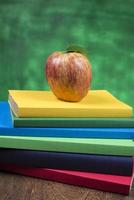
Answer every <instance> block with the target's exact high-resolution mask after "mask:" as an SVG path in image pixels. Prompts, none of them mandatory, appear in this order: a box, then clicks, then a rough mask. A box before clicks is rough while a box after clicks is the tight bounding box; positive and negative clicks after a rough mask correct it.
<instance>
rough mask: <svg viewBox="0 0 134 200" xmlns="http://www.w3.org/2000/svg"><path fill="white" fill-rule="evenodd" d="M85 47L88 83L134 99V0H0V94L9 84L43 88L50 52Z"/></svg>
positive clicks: (132, 101) (127, 99) (0, 97)
mask: <svg viewBox="0 0 134 200" xmlns="http://www.w3.org/2000/svg"><path fill="white" fill-rule="evenodd" d="M71 44H76V45H80V46H83V47H85V48H86V49H87V50H88V52H89V58H90V60H91V63H92V69H93V82H92V89H106V90H109V91H110V92H111V93H112V94H114V95H115V96H116V97H118V98H119V99H121V100H123V101H124V102H127V103H128V104H130V105H132V106H133V105H134V92H133V86H134V1H133V0H127V1H126V0H113V1H111V0H73V1H72V0H49V1H47V0H0V100H4V99H7V95H8V92H7V91H8V89H33V90H38V89H39V90H44V89H46V90H47V89H48V85H47V82H46V79H45V75H44V65H45V61H46V59H47V57H48V55H49V54H51V53H52V52H54V51H57V50H58V51H59V50H64V49H65V48H66V47H67V46H68V45H71Z"/></svg>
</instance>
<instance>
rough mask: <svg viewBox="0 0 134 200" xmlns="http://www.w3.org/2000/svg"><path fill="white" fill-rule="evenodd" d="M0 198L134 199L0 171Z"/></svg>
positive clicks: (53, 199)
mask: <svg viewBox="0 0 134 200" xmlns="http://www.w3.org/2000/svg"><path fill="white" fill-rule="evenodd" d="M0 200H134V187H133V188H132V191H131V193H130V195H129V196H123V195H119V194H114V193H108V192H102V191H98V190H92V189H88V188H82V187H76V186H71V185H66V184H62V183H56V182H51V181H45V180H41V179H36V178H31V177H26V176H21V175H16V174H10V173H4V172H0Z"/></svg>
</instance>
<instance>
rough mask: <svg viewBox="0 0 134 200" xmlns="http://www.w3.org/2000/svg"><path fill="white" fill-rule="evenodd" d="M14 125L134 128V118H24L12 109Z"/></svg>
mask: <svg viewBox="0 0 134 200" xmlns="http://www.w3.org/2000/svg"><path fill="white" fill-rule="evenodd" d="M11 115H12V122H13V127H68V128H71V127H72V128H84V127H94V128H97V127H98V128H108V127H112V128H133V127H134V118H74V117H73V118H61V117H50V118H47V117H46V118H29V117H28V118H22V117H16V116H15V115H14V114H13V112H12V111H11Z"/></svg>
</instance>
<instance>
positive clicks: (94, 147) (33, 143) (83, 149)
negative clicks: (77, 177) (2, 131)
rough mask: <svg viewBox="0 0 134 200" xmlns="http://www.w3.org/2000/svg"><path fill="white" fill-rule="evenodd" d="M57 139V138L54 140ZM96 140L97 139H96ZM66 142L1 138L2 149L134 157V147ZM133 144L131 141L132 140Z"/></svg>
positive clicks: (0, 145)
mask: <svg viewBox="0 0 134 200" xmlns="http://www.w3.org/2000/svg"><path fill="white" fill-rule="evenodd" d="M54 139H55V138H54ZM95 140H96V139H95ZM80 141H81V140H79V142H73V141H72V142H68V141H67V142H66V140H62V141H58V140H56V141H55V140H51V139H50V140H45V141H44V140H42V139H41V138H38V137H37V138H32V139H29V138H28V139H27V138H26V137H7V136H0V147H1V148H13V149H27V150H28V149H29V150H41V151H57V152H71V153H87V154H99V155H101V154H103V155H121V156H133V155H134V146H133V145H131V146H127V145H117V144H115V145H114V144H111V145H109V144H106V143H105V144H102V143H101V144H100V143H81V142H80ZM130 142H131V140H130Z"/></svg>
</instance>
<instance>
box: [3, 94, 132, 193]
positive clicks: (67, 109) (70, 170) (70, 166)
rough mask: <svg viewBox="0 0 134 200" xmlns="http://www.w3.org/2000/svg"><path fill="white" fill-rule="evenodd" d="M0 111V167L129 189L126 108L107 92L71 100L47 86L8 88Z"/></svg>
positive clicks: (129, 110) (121, 190)
mask: <svg viewBox="0 0 134 200" xmlns="http://www.w3.org/2000/svg"><path fill="white" fill-rule="evenodd" d="M0 110H1V114H0V158H1V161H0V169H1V170H5V171H10V172H15V173H20V174H23V175H28V176H33V177H39V178H43V179H46V180H52V181H58V182H63V183H68V184H73V185H79V186H85V187H89V188H94V189H99V190H103V191H108V192H117V193H121V194H126V195H127V194H129V192H130V189H131V186H132V180H133V175H134V172H133V156H134V140H133V139H134V119H133V118H132V108H131V107H130V106H128V105H126V104H125V103H123V102H121V101H119V100H118V99H116V98H115V97H114V96H112V95H111V94H110V93H109V92H108V91H105V90H95V91H94V90H91V91H89V93H88V95H87V96H86V97H85V98H84V99H83V100H82V101H80V102H77V103H76V102H75V103H72V102H65V101H61V100H59V99H57V98H56V97H55V96H54V95H53V93H52V92H51V91H24V90H21V91H20V90H10V91H9V101H8V102H0Z"/></svg>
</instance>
